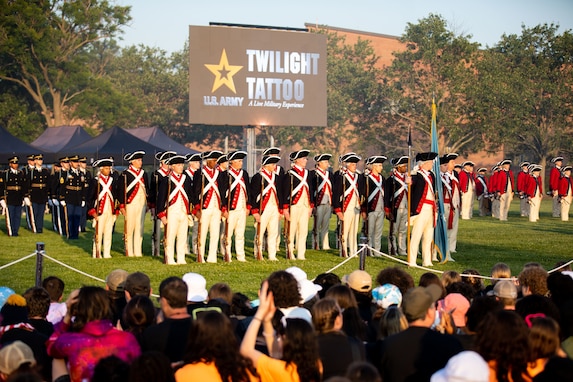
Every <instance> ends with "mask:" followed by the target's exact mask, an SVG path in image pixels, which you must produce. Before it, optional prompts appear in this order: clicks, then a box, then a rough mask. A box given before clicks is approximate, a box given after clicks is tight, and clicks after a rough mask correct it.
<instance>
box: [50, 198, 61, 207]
mask: <svg viewBox="0 0 573 382" xmlns="http://www.w3.org/2000/svg"><path fill="white" fill-rule="evenodd" d="M52 203H54V206H56V207H57V206H59V205H60V202H58V199H52Z"/></svg>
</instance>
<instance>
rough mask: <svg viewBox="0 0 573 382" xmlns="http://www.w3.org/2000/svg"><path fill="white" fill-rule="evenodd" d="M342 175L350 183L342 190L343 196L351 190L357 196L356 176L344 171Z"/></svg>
mask: <svg viewBox="0 0 573 382" xmlns="http://www.w3.org/2000/svg"><path fill="white" fill-rule="evenodd" d="M344 177H345V178H346V179H347V180H348V183H350V185H349V186H348V187H347V188H346V190H345V191H344V198H345V199H346V197H347V196H348V195H350V193H351V192H354V193H355V194H356V197H358V196H359V194H358V185H357V184H358V176H354V177H352V178H351V175H350V173H349V172H345V173H344Z"/></svg>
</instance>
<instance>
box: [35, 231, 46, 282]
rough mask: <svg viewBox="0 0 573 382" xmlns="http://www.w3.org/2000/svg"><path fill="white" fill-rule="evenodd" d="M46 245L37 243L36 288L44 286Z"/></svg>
mask: <svg viewBox="0 0 573 382" xmlns="http://www.w3.org/2000/svg"><path fill="white" fill-rule="evenodd" d="M44 248H45V246H44V243H41V242H38V243H36V287H41V286H42V268H43V262H44Z"/></svg>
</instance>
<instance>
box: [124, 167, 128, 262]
mask: <svg viewBox="0 0 573 382" xmlns="http://www.w3.org/2000/svg"><path fill="white" fill-rule="evenodd" d="M123 203H124V205H125V208H124V211H125V213H124V214H123V249H124V252H125V256H129V253H127V174H126V173H124V175H123Z"/></svg>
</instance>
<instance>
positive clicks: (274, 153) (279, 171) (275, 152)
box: [262, 147, 286, 251]
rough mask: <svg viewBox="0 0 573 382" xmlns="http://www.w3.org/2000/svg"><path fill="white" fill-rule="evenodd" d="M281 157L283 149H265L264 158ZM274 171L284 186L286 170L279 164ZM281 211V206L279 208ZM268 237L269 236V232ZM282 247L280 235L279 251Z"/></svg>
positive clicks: (279, 227)
mask: <svg viewBox="0 0 573 382" xmlns="http://www.w3.org/2000/svg"><path fill="white" fill-rule="evenodd" d="M280 155H281V149H280V148H279V147H269V148H268V149H265V150H264V151H263V154H262V157H266V156H271V157H277V158H279V161H280V159H281V157H280ZM274 171H275V174H276V175H277V176H278V177H279V182H280V183H281V184H283V182H284V178H285V175H286V170H285V169H284V168H283V167H281V166H280V165H279V164H278V162H277V163H276V167H275V170H274ZM281 192H282V190H281ZM279 209H280V206H279ZM282 217H283V216H282V214H281V216H280V217H279V222H278V223H277V224H278V230H279V233H280V232H281V219H282ZM283 233H284V232H283ZM267 235H268V231H267ZM285 240H286V238H285ZM285 246H286V243H285ZM280 247H281V235H280V234H279V235H278V236H277V251H278V250H279V249H280Z"/></svg>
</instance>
